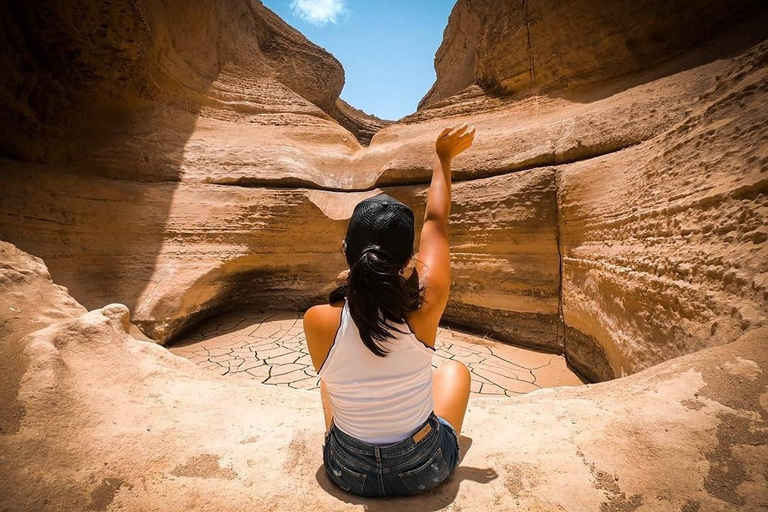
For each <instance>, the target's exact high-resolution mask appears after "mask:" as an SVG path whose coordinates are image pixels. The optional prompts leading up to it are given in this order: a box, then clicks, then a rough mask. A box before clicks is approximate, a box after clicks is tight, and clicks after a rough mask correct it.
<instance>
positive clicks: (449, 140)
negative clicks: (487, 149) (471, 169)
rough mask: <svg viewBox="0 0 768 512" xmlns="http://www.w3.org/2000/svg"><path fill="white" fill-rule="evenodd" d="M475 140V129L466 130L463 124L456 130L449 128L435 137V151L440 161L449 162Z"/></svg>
mask: <svg viewBox="0 0 768 512" xmlns="http://www.w3.org/2000/svg"><path fill="white" fill-rule="evenodd" d="M473 140H475V127H474V126H473V127H471V128H469V129H467V125H466V124H463V125H461V126H459V127H458V128H454V127H453V126H449V127H448V128H446V129H445V130H443V131H442V132H440V135H438V137H437V142H435V151H437V156H438V157H439V158H440V160H443V161H450V160H451V159H453V157H455V156H456V155H458V154H459V153H461V152H462V151H464V150H465V149H468V148H469V147H470V146H472V141H473Z"/></svg>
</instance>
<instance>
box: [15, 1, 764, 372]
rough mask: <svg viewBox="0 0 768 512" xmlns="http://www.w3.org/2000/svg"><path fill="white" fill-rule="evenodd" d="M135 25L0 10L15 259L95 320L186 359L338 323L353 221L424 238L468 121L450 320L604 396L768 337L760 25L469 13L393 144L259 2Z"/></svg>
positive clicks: (753, 17)
mask: <svg viewBox="0 0 768 512" xmlns="http://www.w3.org/2000/svg"><path fill="white" fill-rule="evenodd" d="M497 4H499V5H497ZM625 4H626V5H625ZM137 5H139V4H135V3H132V2H125V3H121V2H116V3H115V2H113V3H112V4H111V6H110V7H108V8H104V9H100V8H95V7H94V8H90V7H85V6H80V5H74V4H69V3H66V2H51V3H49V4H46V5H45V6H44V8H40V9H38V8H35V9H33V8H31V7H28V6H26V5H24V4H22V3H21V2H17V3H11V4H8V5H6V6H4V7H2V9H5V12H4V16H3V24H4V25H3V26H4V29H5V32H4V34H5V35H4V37H6V39H7V41H8V45H7V46H6V47H7V50H6V51H5V52H4V53H3V56H2V59H3V62H4V63H5V64H6V67H7V68H8V69H9V71H8V72H7V73H5V74H4V75H3V76H2V77H0V91H2V94H3V95H4V97H6V98H8V100H7V102H6V103H7V105H8V108H7V109H5V110H3V112H2V113H1V114H0V115H1V116H3V117H2V118H1V119H0V120H2V121H3V122H2V123H0V130H3V132H2V135H3V136H2V144H3V148H4V149H3V151H4V154H5V156H6V158H5V159H4V160H2V162H1V163H0V165H1V166H2V178H1V179H2V187H3V194H2V196H1V197H0V237H2V238H3V239H4V240H8V241H10V242H12V243H14V244H16V245H17V246H18V247H20V248H21V249H23V250H25V251H28V252H30V253H32V254H35V255H36V256H39V257H41V258H43V259H44V260H45V261H46V263H47V264H48V266H49V268H50V270H51V274H52V276H53V277H54V280H55V281H56V282H58V283H61V284H63V285H65V286H67V287H68V289H69V290H70V292H71V293H72V295H73V296H74V297H75V298H77V299H78V300H79V301H80V302H81V303H82V304H84V305H85V306H86V307H88V308H96V307H100V306H102V305H103V304H106V303H110V302H115V301H118V302H121V303H124V304H126V305H127V306H128V307H129V308H130V310H131V312H132V315H133V320H134V321H135V322H136V323H137V324H138V325H140V326H141V328H142V329H143V331H144V332H145V333H146V334H148V335H150V336H151V337H153V338H154V339H156V340H158V341H159V342H161V343H168V342H171V341H173V339H175V338H176V337H177V336H178V335H179V334H180V333H181V332H182V331H183V330H184V329H186V328H188V327H189V326H191V325H193V324H195V323H196V322H198V321H200V320H202V319H204V318H206V317H209V316H211V315H215V314H218V313H222V312H225V311H227V310H232V309H236V308H239V307H244V306H248V307H259V308H265V309H270V308H280V309H304V308H306V307H309V306H311V305H312V304H315V303H317V302H320V301H323V300H324V299H325V294H326V293H327V291H328V289H329V288H330V287H331V285H332V283H333V282H334V280H335V279H336V277H337V276H338V275H339V273H340V272H342V271H343V270H345V262H344V259H343V257H342V255H341V253H340V251H339V243H340V241H341V239H342V237H343V234H344V231H345V227H346V222H347V219H348V218H349V215H350V213H351V211H352V209H353V207H354V205H355V204H356V203H357V202H358V201H360V200H361V199H363V198H365V197H368V196H369V195H374V194H376V193H378V192H381V191H385V192H387V193H388V194H391V195H393V196H394V197H397V198H398V199H400V200H402V201H404V202H406V203H407V204H409V205H410V206H411V207H412V208H413V209H414V211H415V212H416V215H417V219H419V218H420V217H421V215H422V213H423V208H424V202H425V199H426V189H427V186H428V182H429V179H430V175H431V164H432V157H431V151H432V147H433V146H432V145H433V141H434V137H435V134H436V133H438V132H439V130H440V129H441V128H442V127H444V126H445V125H447V124H457V123H461V122H469V123H471V124H474V125H475V126H476V127H477V137H476V142H475V146H474V147H473V148H472V150H471V151H469V152H466V153H465V154H463V155H461V156H460V157H459V158H458V159H457V160H456V161H455V162H454V187H453V210H452V217H451V223H450V229H451V233H450V235H451V240H452V261H453V280H454V283H453V287H452V294H451V299H450V302H449V304H448V308H447V310H446V314H445V320H446V321H448V322H450V323H454V324H459V325H462V326H464V327H468V328H471V329H474V330H476V331H478V332H480V333H482V334H490V335H492V336H494V337H497V338H500V339H503V340H505V341H511V342H515V343H518V344H522V345H525V346H529V347H535V348H541V349H545V350H549V351H556V352H561V353H565V354H566V356H567V357H568V359H569V361H570V362H571V364H572V365H574V367H575V368H577V369H578V370H579V371H580V372H582V373H583V374H584V375H586V376H587V377H589V378H590V379H593V380H605V379H610V378H613V377H616V376H620V375H624V374H629V373H634V372H637V371H639V370H641V369H643V368H646V367H648V366H651V365H654V364H657V363H659V362H661V361H664V360H666V359H669V358H671V357H676V356H678V355H681V354H685V353H688V352H692V351H696V350H699V349H701V348H704V347H707V346H713V345H719V344H723V343H727V342H729V341H732V340H735V339H737V338H738V337H739V336H740V335H741V334H742V333H743V332H744V331H749V330H751V329H754V328H757V327H760V326H761V325H763V324H764V322H765V321H766V309H767V308H766V293H765V287H766V279H765V275H766V273H768V266H767V263H766V254H765V253H766V250H765V245H764V242H765V238H766V233H765V225H766V218H765V217H766V212H765V208H766V206H765V188H766V187H765V177H764V174H765V172H766V161H765V159H766V154H765V146H766V143H765V129H766V128H765V122H764V119H765V118H766V107H765V105H766V91H765V85H764V84H765V82H766V81H765V55H766V42H765V40H766V39H767V38H768V35H767V34H766V31H765V29H764V28H763V27H765V26H767V25H766V23H765V21H766V13H765V11H766V10H765V8H763V7H761V6H760V5H758V3H743V2H736V3H733V2H729V3H727V5H726V4H724V3H723V2H715V1H708V2H699V3H697V6H695V7H692V6H687V5H678V4H674V3H673V4H669V3H668V2H666V3H664V4H663V5H662V3H654V4H653V5H650V6H646V7H647V9H649V12H651V11H653V14H652V15H651V14H649V15H645V13H643V14H642V15H641V13H639V11H638V9H640V7H637V6H634V4H633V5H632V6H630V5H629V4H627V3H626V2H625V3H622V4H620V5H614V4H611V6H610V9H609V8H608V6H603V7H605V9H603V10H601V9H595V8H594V6H593V7H592V8H587V7H588V6H586V5H585V4H584V3H583V2H582V3H580V2H576V1H574V2H566V3H562V2H560V3H558V4H557V6H555V5H549V4H547V3H546V2H543V3H536V2H525V3H511V4H510V3H504V5H503V6H502V5H501V3H499V2H492V1H484V2H480V1H476V2H459V3H458V4H457V6H456V7H455V9H454V12H453V14H452V16H451V21H450V23H449V26H448V28H447V29H446V34H445V40H444V43H443V45H442V47H441V49H440V51H439V52H438V55H437V57H436V67H437V72H438V79H437V82H436V84H435V86H434V88H433V90H432V91H431V92H430V94H429V95H428V96H427V98H426V99H425V102H424V104H423V106H422V108H421V109H420V110H419V111H418V112H417V113H415V114H413V115H412V116H409V117H407V118H405V119H403V120H401V121H399V122H397V123H394V124H389V125H386V124H385V123H383V122H382V121H380V120H376V119H375V118H372V117H369V116H366V115H364V114H363V113H361V112H359V111H356V110H355V109H354V108H352V107H350V106H349V105H346V104H344V103H343V102H341V100H339V98H338V93H339V91H340V90H341V87H342V84H343V70H342V69H341V66H340V65H339V63H338V62H337V61H336V60H335V59H334V58H333V57H332V56H330V55H328V54H327V53H325V52H324V51H323V50H321V49H320V48H318V47H316V46H314V45H313V44H312V43H310V42H309V41H307V40H306V39H305V38H303V36H301V34H299V33H298V32H296V31H295V30H293V29H292V28H290V27H288V26H287V25H286V24H285V23H283V22H282V21H281V20H279V19H278V18H277V17H276V16H274V15H273V14H272V13H271V12H269V11H268V10H267V9H265V8H263V6H261V5H260V4H258V3H246V2H218V1H214V0H211V1H209V2H203V3H199V2H198V3H196V4H195V7H194V8H189V6H187V5H186V4H183V3H180V2H172V1H161V0H153V1H148V2H143V3H141V4H140V5H141V8H139V7H137ZM590 5H591V4H590ZM621 6H623V7H621ZM620 7H621V8H620ZM644 8H645V7H644ZM672 11H674V12H675V13H676V14H675V16H671V15H669V12H672ZM566 21H567V22H566ZM715 25H716V26H717V27H718V30H717V31H714V30H713V27H714V26H715ZM715 32H716V33H715ZM214 40H215V41H216V44H215V45H214V44H211V41H214ZM94 41H96V42H98V44H95V43H94ZM53 42H56V44H53ZM529 43H530V45H529ZM566 43H567V44H566ZM532 66H533V67H532ZM534 67H535V73H533V70H534ZM50 90H55V91H58V94H57V95H50V94H47V93H46V91H50ZM349 130H352V132H350V131H349ZM374 133H375V135H374ZM371 137H372V138H371ZM368 140H370V146H364V145H361V143H360V142H361V141H362V142H367V141H368ZM418 227H419V226H417V228H418Z"/></svg>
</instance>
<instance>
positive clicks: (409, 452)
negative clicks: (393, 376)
mask: <svg viewBox="0 0 768 512" xmlns="http://www.w3.org/2000/svg"><path fill="white" fill-rule="evenodd" d="M460 458H461V447H460V446H459V437H458V435H456V431H455V430H454V429H453V427H451V425H450V424H449V423H448V422H447V421H445V420H444V419H442V418H440V417H438V416H437V415H435V413H434V412H433V413H432V414H430V416H429V418H427V421H425V422H424V423H423V424H422V425H421V426H420V427H419V428H417V429H416V430H414V431H413V433H412V434H411V435H409V436H408V437H406V438H405V439H404V440H402V441H400V442H397V443H395V444H388V445H373V444H368V443H365V442H363V441H360V440H359V439H356V438H354V437H352V436H350V435H348V434H345V433H344V432H342V431H341V430H339V429H338V428H337V427H336V425H331V430H330V431H328V432H327V433H326V435H325V445H324V446H323V463H324V465H325V471H326V472H327V473H328V477H329V478H330V479H331V480H332V481H333V482H334V483H336V485H338V486H339V487H340V488H341V489H343V490H345V491H347V492H350V493H352V494H357V495H358V496H369V497H378V496H411V495H414V494H419V493H421V492H424V491H428V490H430V489H432V488H434V487H436V486H437V485H438V484H440V483H441V482H442V481H443V480H445V479H446V478H448V475H450V474H451V472H452V471H453V470H454V469H455V468H456V466H458V465H459V459H460Z"/></svg>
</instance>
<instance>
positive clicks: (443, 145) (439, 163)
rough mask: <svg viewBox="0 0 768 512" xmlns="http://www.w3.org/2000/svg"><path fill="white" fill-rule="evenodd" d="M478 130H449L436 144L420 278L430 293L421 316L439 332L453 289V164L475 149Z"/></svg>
mask: <svg viewBox="0 0 768 512" xmlns="http://www.w3.org/2000/svg"><path fill="white" fill-rule="evenodd" d="M474 138H475V129H474V127H472V128H470V129H467V125H466V124H465V125H462V126H460V127H458V128H454V127H449V128H446V129H445V130H443V131H442V132H440V135H439V136H438V137H437V141H436V142H435V166H434V170H433V172H432V183H431V184H430V186H429V192H428V194H427V209H426V211H425V212H424V226H423V227H422V229H421V240H420V242H419V261H421V262H422V263H424V265H425V268H424V270H423V274H421V273H420V278H421V279H423V280H424V284H425V285H426V291H425V295H424V304H423V305H422V307H421V309H420V311H421V313H420V316H421V317H422V318H423V319H424V320H429V323H430V324H432V323H434V327H435V329H437V324H438V323H439V322H440V317H441V316H442V315H443V311H444V310H445V306H446V304H447V303H448V291H449V290H450V286H451V260H450V248H449V246H448V216H449V215H450V213H451V161H452V160H453V158H454V157H455V156H456V155H458V154H459V153H461V152H462V151H464V150H465V149H467V148H469V147H470V146H472V141H473V140H474Z"/></svg>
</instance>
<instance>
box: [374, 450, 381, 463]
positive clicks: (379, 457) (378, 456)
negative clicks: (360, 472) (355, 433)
mask: <svg viewBox="0 0 768 512" xmlns="http://www.w3.org/2000/svg"><path fill="white" fill-rule="evenodd" d="M373 453H375V454H376V461H377V462H381V452H380V451H379V447H378V446H374V447H373Z"/></svg>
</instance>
